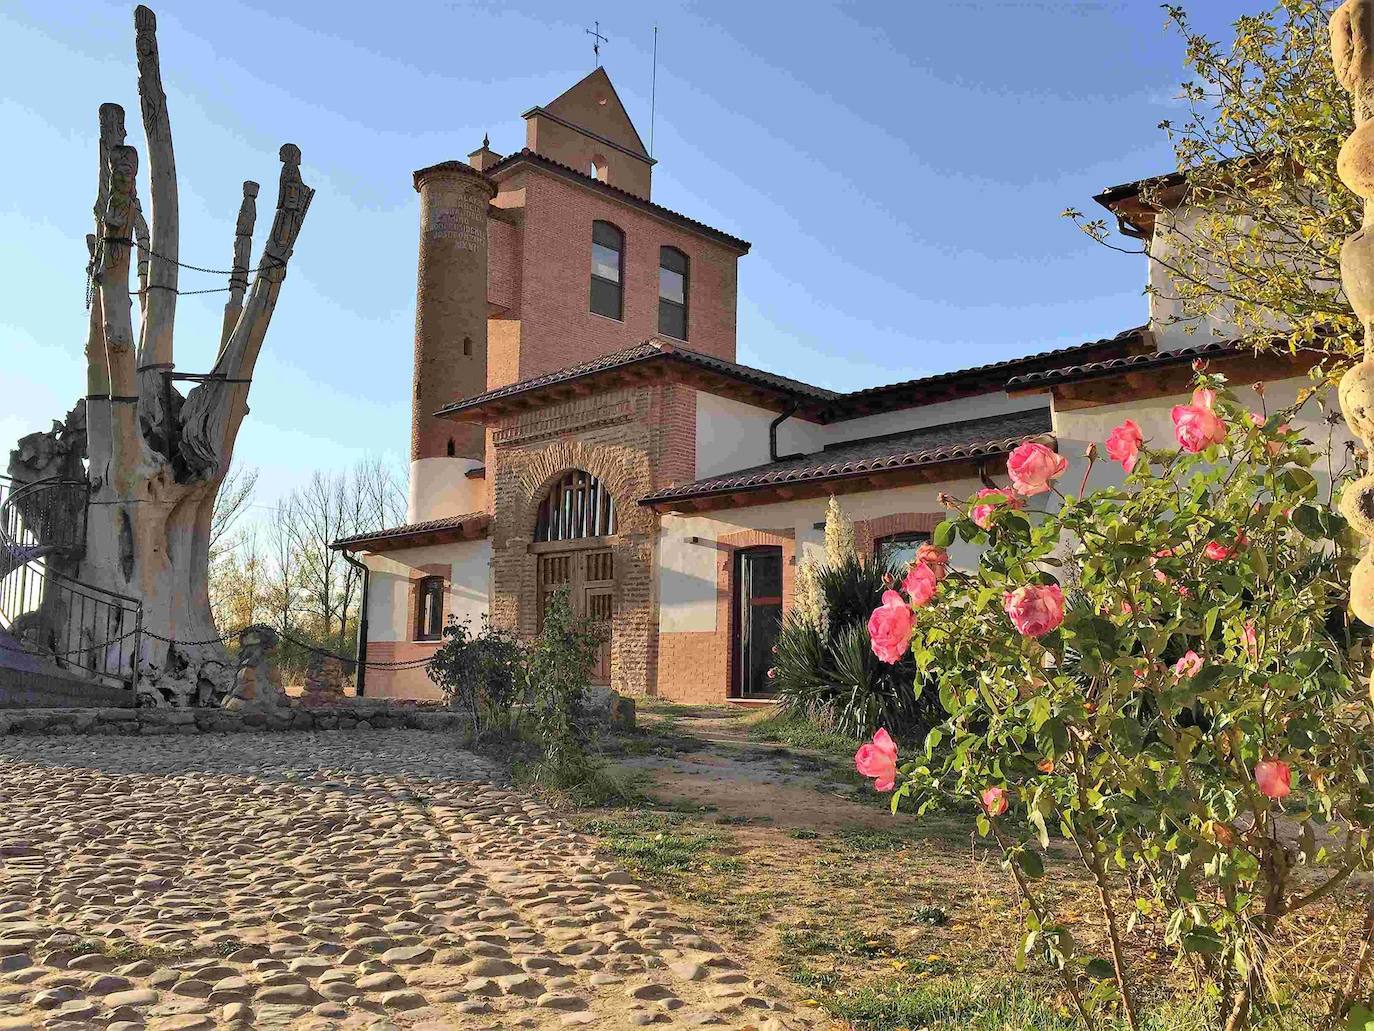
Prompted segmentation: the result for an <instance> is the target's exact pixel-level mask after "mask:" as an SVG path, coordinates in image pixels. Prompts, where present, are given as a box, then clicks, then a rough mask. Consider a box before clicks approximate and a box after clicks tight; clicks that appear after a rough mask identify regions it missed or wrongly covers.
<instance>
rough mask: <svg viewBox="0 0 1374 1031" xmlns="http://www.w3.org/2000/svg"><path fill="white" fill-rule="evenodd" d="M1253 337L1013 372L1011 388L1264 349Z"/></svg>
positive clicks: (1009, 386)
mask: <svg viewBox="0 0 1374 1031" xmlns="http://www.w3.org/2000/svg"><path fill="white" fill-rule="evenodd" d="M1261 350H1262V348H1261V347H1259V346H1257V344H1256V343H1255V342H1254V338H1252V337H1235V338H1230V339H1227V340H1208V341H1206V342H1204V343H1200V344H1190V345H1188V346H1187V347H1176V348H1172V349H1170V350H1167V351H1152V352H1149V353H1147V354H1133V355H1127V356H1125V357H1122V358H1107V359H1105V360H1103V361H1100V362H1084V363H1083V364H1081V365H1065V366H1062V367H1060V368H1057V369H1043V370H1041V371H1039V372H1028V373H1024V374H1023V375H1020V376H1013V377H1012V378H1011V379H1009V380H1008V381H1007V389H1008V390H1016V389H1021V388H1026V387H1033V386H1038V385H1040V384H1047V383H1059V382H1063V381H1065V380H1070V379H1093V378H1096V377H1098V376H1108V375H1111V374H1113V373H1116V372H1134V371H1139V370H1140V369H1152V368H1157V367H1159V366H1163V365H1174V364H1177V363H1179V362H1185V361H1190V360H1192V359H1194V358H1219V357H1229V356H1231V355H1239V354H1244V353H1245V352H1247V351H1249V352H1252V353H1255V354H1258V353H1260V351H1261Z"/></svg>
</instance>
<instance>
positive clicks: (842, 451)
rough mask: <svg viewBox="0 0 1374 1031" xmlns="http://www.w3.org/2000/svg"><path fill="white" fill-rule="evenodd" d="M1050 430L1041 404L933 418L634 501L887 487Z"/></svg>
mask: <svg viewBox="0 0 1374 1031" xmlns="http://www.w3.org/2000/svg"><path fill="white" fill-rule="evenodd" d="M1050 428H1051V426H1050V410H1049V408H1048V407H1046V408H1032V409H1030V410H1028V411H1022V412H1010V413H1007V414H1003V415H994V416H989V417H987V418H983V419H969V420H967V421H965V422H951V423H941V424H939V425H936V426H926V427H923V428H921V429H915V430H908V431H906V432H904V433H893V434H888V435H886V436H881V437H866V438H863V439H860V440H852V441H843V442H840V443H836V444H831V445H830V446H828V447H826V448H825V450H823V451H821V452H819V453H817V454H810V455H797V456H795V457H793V458H787V459H784V460H782V461H780V462H770V463H768V464H767V465H759V466H754V467H753V468H751V469H741V470H738V471H736V472H731V473H725V474H723V475H720V476H712V477H708V478H706V479H702V480H697V481H695V482H693V483H687V484H683V485H681V486H678V487H670V488H668V489H667V490H662V491H659V492H657V493H655V494H651V495H649V496H648V497H646V498H643V499H641V500H640V502H639V503H640V504H641V505H646V506H650V507H653V508H659V509H671V508H686V509H700V508H709V507H713V505H712V501H713V499H714V500H718V501H722V502H724V501H725V498H726V497H727V496H728V498H729V502H728V503H729V504H741V503H743V504H747V503H748V501H747V500H745V499H744V498H743V497H742V496H744V495H749V494H755V495H758V498H757V502H756V503H760V504H762V503H768V502H772V501H775V500H777V494H778V491H779V490H780V489H782V490H784V491H790V492H791V493H790V495H789V496H810V495H815V494H818V493H829V492H833V491H835V490H836V489H837V488H838V487H839V484H840V483H841V482H842V481H850V483H851V485H853V486H855V487H857V489H860V490H877V489H882V488H885V487H888V486H892V485H894V484H893V483H890V482H887V481H888V480H889V479H894V480H896V481H898V482H899V481H900V478H901V475H902V474H909V473H913V472H924V471H926V470H930V469H931V468H932V467H935V466H942V465H948V464H950V463H967V462H973V461H977V460H978V459H980V458H987V457H994V456H1000V455H1005V454H1007V453H1009V452H1010V451H1011V450H1012V449H1013V448H1015V447H1016V446H1017V445H1018V444H1020V443H1022V442H1023V441H1024V440H1026V439H1027V438H1031V437H1035V438H1046V435H1047V434H1048V433H1049V432H1050ZM689 502H691V503H692V504H690V505H689V504H688V503H689Z"/></svg>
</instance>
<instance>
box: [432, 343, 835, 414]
mask: <svg viewBox="0 0 1374 1031" xmlns="http://www.w3.org/2000/svg"><path fill="white" fill-rule="evenodd" d="M653 360H662V361H676V362H682V363H684V364H687V365H692V366H695V367H697V368H702V369H707V370H710V371H712V372H718V373H721V374H722V375H725V376H729V377H731V378H732V379H736V380H740V381H741V382H745V383H752V384H754V385H757V386H763V387H769V388H771V389H773V390H776V391H778V392H779V393H782V394H791V395H796V396H799V397H803V398H805V399H807V400H811V401H818V402H826V401H830V400H832V399H833V398H835V397H837V396H838V395H837V394H835V392H834V391H831V390H825V389H823V388H821V387H813V386H811V385H810V384H808V383H803V382H801V381H800V380H795V379H788V378H787V377H786V376H777V375H774V374H773V373H771V372H764V371H763V370H762V369H755V368H751V367H750V366H748V365H740V364H739V363H738V362H731V361H726V360H725V359H724V358H716V357H713V356H712V355H709V354H702V353H701V352H700V351H693V350H691V349H690V348H686V347H683V346H682V345H680V344H674V343H669V342H667V341H660V340H656V339H655V340H645V341H644V342H643V343H639V344H635V345H634V346H633V347H627V348H625V350H623V351H614V352H612V353H611V354H604V355H602V356H601V357H600V358H593V359H592V360H591V361H586V362H580V363H578V364H577V365H569V366H568V367H567V368H565V369H557V370H555V371H554V372H549V373H545V374H544V375H543V376H535V377H534V378H532V379H527V380H521V381H520V382H519V383H512V384H510V385H508V386H504V387H497V388H496V389H495V390H488V391H486V392H485V393H482V394H476V395H474V396H473V397H466V398H463V399H462V400H460V401H455V402H454V403H452V404H448V405H445V406H444V407H443V408H441V409H439V411H438V412H436V413H435V414H436V415H451V414H453V413H455V412H462V411H466V410H467V409H470V408H477V407H479V406H480V405H485V404H488V403H490V402H492V401H497V400H500V399H501V398H504V397H512V396H514V395H516V394H524V393H527V392H529V391H531V390H539V389H540V388H542V387H550V386H555V385H557V384H561V383H568V382H571V381H572V380H576V379H581V378H582V377H584V376H593V375H595V374H597V373H599V372H606V371H609V370H611V369H619V368H624V367H625V366H628V365H634V364H636V363H638V362H645V361H653Z"/></svg>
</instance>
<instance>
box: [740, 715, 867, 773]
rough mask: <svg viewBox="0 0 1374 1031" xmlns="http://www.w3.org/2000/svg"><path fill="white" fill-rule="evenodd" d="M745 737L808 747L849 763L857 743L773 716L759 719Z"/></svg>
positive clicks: (792, 718)
mask: <svg viewBox="0 0 1374 1031" xmlns="http://www.w3.org/2000/svg"><path fill="white" fill-rule="evenodd" d="M749 736H750V737H752V738H753V739H754V740H756V741H770V742H776V743H777V744H783V745H787V746H788V747H789V748H810V749H812V750H814V751H817V752H825V753H826V754H827V755H830V756H833V757H834V758H835V759H842V760H844V761H845V762H851V761H852V760H853V758H854V750H855V749H856V748H858V747H859V743H858V742H857V741H855V740H854V739H853V738H850V737H847V736H845V735H844V734H835V733H832V732H831V731H828V730H822V729H820V728H819V727H817V726H816V725H815V724H813V723H810V722H808V721H806V720H804V719H801V718H799V717H796V716H787V715H781V714H780V715H777V716H768V717H766V718H765V719H761V720H759V721H758V722H757V723H754V724H753V725H752V726H750V728H749Z"/></svg>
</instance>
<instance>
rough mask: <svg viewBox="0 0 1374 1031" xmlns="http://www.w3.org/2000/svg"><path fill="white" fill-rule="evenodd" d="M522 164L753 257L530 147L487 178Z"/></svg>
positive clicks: (738, 243) (731, 241)
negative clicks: (586, 188) (532, 166)
mask: <svg viewBox="0 0 1374 1031" xmlns="http://www.w3.org/2000/svg"><path fill="white" fill-rule="evenodd" d="M522 164H525V165H534V166H535V167H537V168H542V169H545V170H546V171H549V172H552V173H554V174H555V175H559V176H562V177H563V178H565V179H569V180H571V181H573V182H575V183H578V184H579V185H581V186H586V187H588V188H590V189H593V190H596V191H598V192H600V193H603V194H605V195H606V196H607V197H611V198H613V199H614V200H617V201H620V202H621V203H624V204H629V205H631V206H632V207H636V208H639V209H640V210H641V211H647V212H649V213H650V214H653V215H656V216H658V217H659V218H661V219H663V221H665V222H667V223H669V224H670V225H675V226H677V227H678V228H680V229H686V230H688V231H689V232H693V233H697V234H699V235H701V236H704V237H706V238H707V239H708V240H714V241H715V242H716V243H723V244H725V245H726V246H727V247H729V248H731V249H732V250H735V251H738V252H739V253H740V254H741V255H743V254H748V253H749V247H750V244H749V241H748V240H741V239H740V238H739V237H737V236H731V235H730V234H729V233H727V232H724V231H722V230H720V229H715V228H712V227H711V226H708V225H707V224H706V223H705V222H698V221H697V220H696V219H694V218H689V217H688V216H686V215H684V214H682V213H681V212H679V211H674V210H673V209H672V208H665V207H664V206H663V205H662V204H655V203H654V202H653V201H651V200H645V199H644V198H643V197H638V196H636V195H635V194H633V193H630V192H628V191H627V190H622V189H620V188H619V187H616V186H612V185H611V184H610V183H603V182H602V181H601V180H600V179H593V178H592V177H591V176H589V175H587V173H586V172H581V171H579V170H578V169H576V168H573V167H572V166H570V165H565V164H563V163H562V162H561V161H555V160H553V158H548V157H545V156H544V155H543V154H537V153H535V152H534V151H532V150H530V149H529V148H528V147H523V148H521V149H520V150H517V151H516V152H515V153H514V154H507V155H506V156H505V157H503V158H502V159H501V160H500V161H498V162H496V164H494V165H492V166H491V167H489V168H487V169H486V174H487V175H489V176H491V177H493V178H497V177H499V176H500V175H502V173H505V172H509V171H511V170H512V169H514V168H516V167H518V166H519V165H522Z"/></svg>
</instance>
